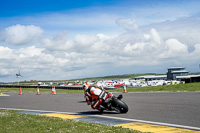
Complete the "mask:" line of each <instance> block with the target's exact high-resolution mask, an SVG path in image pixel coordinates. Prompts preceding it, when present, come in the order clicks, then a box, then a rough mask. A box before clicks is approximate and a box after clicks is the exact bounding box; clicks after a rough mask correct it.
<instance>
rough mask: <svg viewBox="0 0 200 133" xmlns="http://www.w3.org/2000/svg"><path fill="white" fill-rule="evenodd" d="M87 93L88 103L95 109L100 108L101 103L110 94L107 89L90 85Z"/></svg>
mask: <svg viewBox="0 0 200 133" xmlns="http://www.w3.org/2000/svg"><path fill="white" fill-rule="evenodd" d="M85 94H86V99H87V102H88V105H91V107H92V108H93V109H99V108H100V105H101V103H102V102H103V101H104V100H105V99H106V98H107V97H108V96H109V95H108V92H107V91H106V90H104V89H100V88H98V87H95V86H89V88H88V89H87V90H86V93H85Z"/></svg>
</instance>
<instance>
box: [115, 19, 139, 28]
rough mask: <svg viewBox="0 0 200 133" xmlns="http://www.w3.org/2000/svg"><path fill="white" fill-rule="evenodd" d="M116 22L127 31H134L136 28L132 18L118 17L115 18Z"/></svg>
mask: <svg viewBox="0 0 200 133" xmlns="http://www.w3.org/2000/svg"><path fill="white" fill-rule="evenodd" d="M116 24H117V25H118V26H120V27H122V28H124V29H125V30H127V31H134V30H136V29H137V28H138V26H137V24H136V22H135V20H134V19H125V18H120V19H117V20H116Z"/></svg>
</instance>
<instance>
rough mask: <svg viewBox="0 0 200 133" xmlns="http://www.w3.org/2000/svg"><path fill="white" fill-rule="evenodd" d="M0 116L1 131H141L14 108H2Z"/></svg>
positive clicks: (108, 132)
mask: <svg viewBox="0 0 200 133" xmlns="http://www.w3.org/2000/svg"><path fill="white" fill-rule="evenodd" d="M0 118H1V123H0V124H1V125H0V132H1V133H22V132H24V133H38V132H40V133H47V132H49V133H55V132H56V133H58V132H59V133H73V132H74V133H104V132H106V133H139V131H133V130H131V129H128V128H122V127H113V126H106V125H100V124H96V123H88V122H83V121H76V120H63V119H60V118H55V117H47V116H39V115H31V114H21V113H19V111H12V110H0Z"/></svg>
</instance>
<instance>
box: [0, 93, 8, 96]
mask: <svg viewBox="0 0 200 133" xmlns="http://www.w3.org/2000/svg"><path fill="white" fill-rule="evenodd" d="M1 95H3V96H10V95H6V94H3V93H1Z"/></svg>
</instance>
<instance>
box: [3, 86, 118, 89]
mask: <svg viewBox="0 0 200 133" xmlns="http://www.w3.org/2000/svg"><path fill="white" fill-rule="evenodd" d="M0 87H5V88H20V87H22V88H37V87H38V86H37V85H0ZM55 87H56V89H67V90H82V89H83V88H82V85H73V86H55ZM39 88H46V89H52V86H39ZM104 89H106V90H111V89H121V87H118V88H106V87H104Z"/></svg>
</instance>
